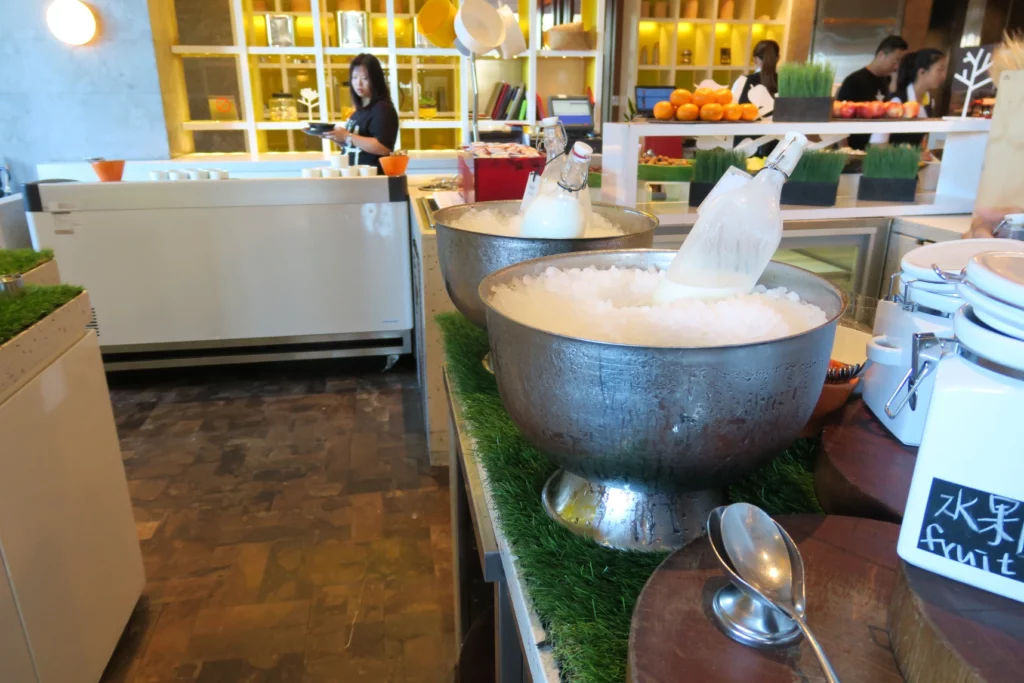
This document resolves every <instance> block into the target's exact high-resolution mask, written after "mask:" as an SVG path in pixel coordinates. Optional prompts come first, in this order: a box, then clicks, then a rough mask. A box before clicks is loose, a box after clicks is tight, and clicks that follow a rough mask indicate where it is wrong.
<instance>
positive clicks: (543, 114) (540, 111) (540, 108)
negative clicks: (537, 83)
mask: <svg viewBox="0 0 1024 683" xmlns="http://www.w3.org/2000/svg"><path fill="white" fill-rule="evenodd" d="M547 117H548V109H547V107H545V106H544V98H543V97H541V96H540V93H538V94H537V120H538V121H540V120H541V119H546V118H547Z"/></svg>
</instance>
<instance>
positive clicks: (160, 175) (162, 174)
mask: <svg viewBox="0 0 1024 683" xmlns="http://www.w3.org/2000/svg"><path fill="white" fill-rule="evenodd" d="M169 177H170V176H169V175H168V174H167V171H150V172H149V179H150V180H153V181H157V180H167V179H168V178H169Z"/></svg>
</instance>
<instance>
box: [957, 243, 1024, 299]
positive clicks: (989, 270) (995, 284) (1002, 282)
mask: <svg viewBox="0 0 1024 683" xmlns="http://www.w3.org/2000/svg"><path fill="white" fill-rule="evenodd" d="M1009 241H1010V242H1016V240H1009ZM1017 243H1018V244H1024V242H1017ZM967 282H969V283H970V284H972V285H974V286H975V287H976V288H977V289H979V290H981V291H982V292H983V293H985V294H987V295H988V296H989V297H991V298H993V299H995V300H997V301H999V302H1001V303H1004V304H1007V305H1009V306H1012V307H1014V308H1020V309H1024V254H1022V253H1010V252H1009V251H1005V252H1003V251H993V252H988V253H984V254H978V255H977V256H975V257H974V258H972V259H971V260H970V262H969V263H968V264H967Z"/></svg>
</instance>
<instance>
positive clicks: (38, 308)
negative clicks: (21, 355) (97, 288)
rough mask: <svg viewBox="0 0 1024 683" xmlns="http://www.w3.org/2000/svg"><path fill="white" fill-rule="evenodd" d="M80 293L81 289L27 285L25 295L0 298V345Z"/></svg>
mask: <svg viewBox="0 0 1024 683" xmlns="http://www.w3.org/2000/svg"><path fill="white" fill-rule="evenodd" d="M81 293H82V288H81V287H75V286H72V285H56V286H53V287H40V286H36V285H28V286H27V287H25V293H24V294H23V295H22V296H19V297H15V298H10V299H8V298H0V344H3V343H5V342H7V341H9V340H10V339H13V338H14V337H15V336H16V335H17V334H18V333H20V332H21V331H23V330H25V329H26V328H28V327H31V326H32V325H33V324H35V323H37V322H39V321H40V320H42V319H43V318H45V317H46V316H48V315H50V314H51V313H53V312H54V311H55V310H57V309H58V308H60V307H61V306H63V305H64V304H66V303H67V302H69V301H71V300H72V299H74V298H75V297H76V296H78V295H79V294H81Z"/></svg>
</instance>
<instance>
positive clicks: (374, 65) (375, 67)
mask: <svg viewBox="0 0 1024 683" xmlns="http://www.w3.org/2000/svg"><path fill="white" fill-rule="evenodd" d="M357 66H361V67H363V68H364V69H366V74H367V75H368V76H369V77H370V103H369V104H368V105H366V106H367V107H372V106H373V105H374V104H376V103H377V102H378V101H380V100H387V101H388V102H390V101H391V91H390V90H388V81H387V79H386V78H384V69H383V67H381V65H380V61H379V60H378V59H377V58H376V57H374V56H373V55H368V54H366V53H365V52H364V53H362V54H358V55H356V56H355V58H354V59H353V60H352V61H351V62H349V65H348V79H349V80H348V91H349V94H350V95H351V96H352V104H353V105H354V106H355V108H356V109H363V108H364V107H363V98H362V97H360V96H359V95H358V94H356V89H355V88H353V87H352V72H353V71H355V69H356V67H357Z"/></svg>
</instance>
